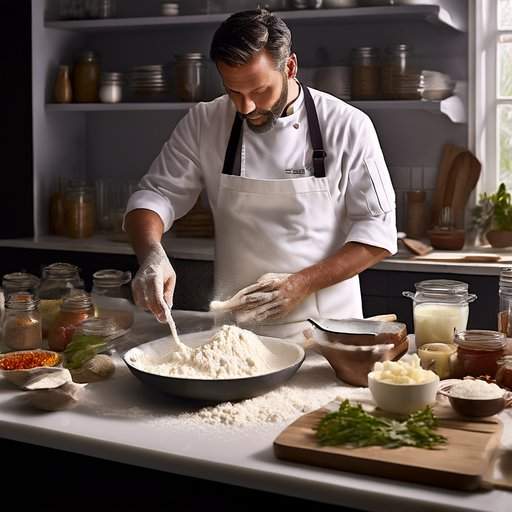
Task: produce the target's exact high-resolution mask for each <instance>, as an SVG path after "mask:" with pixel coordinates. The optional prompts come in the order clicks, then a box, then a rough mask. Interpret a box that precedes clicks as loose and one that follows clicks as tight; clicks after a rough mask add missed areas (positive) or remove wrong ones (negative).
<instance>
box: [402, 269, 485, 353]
mask: <svg viewBox="0 0 512 512" xmlns="http://www.w3.org/2000/svg"><path fill="white" fill-rule="evenodd" d="M414 287H415V288H416V292H415V293H412V292H409V291H405V292H402V294H403V295H404V296H405V297H409V298H410V299H412V300H413V317H414V335H415V340H416V347H421V346H422V345H424V344H425V343H437V342H439V343H453V336H454V333H455V332H458V331H464V330H465V329H466V327H467V323H468V316H469V303H470V302H473V301H474V300H475V299H476V295H474V294H470V293H468V285H467V283H463V282H462V281H451V280H448V279H433V280H428V281H421V282H419V283H415V285H414Z"/></svg>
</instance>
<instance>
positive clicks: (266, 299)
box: [235, 273, 309, 323]
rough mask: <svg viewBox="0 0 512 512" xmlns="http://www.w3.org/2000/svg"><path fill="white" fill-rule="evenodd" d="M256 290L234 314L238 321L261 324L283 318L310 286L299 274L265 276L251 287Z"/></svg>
mask: <svg viewBox="0 0 512 512" xmlns="http://www.w3.org/2000/svg"><path fill="white" fill-rule="evenodd" d="M256 285H259V287H258V288H257V289H256V290H254V291H253V292H252V293H249V294H247V295H246V296H245V297H244V304H243V305H242V306H241V307H240V308H239V309H238V311H236V313H235V317H236V320H237V322H240V323H246V322H263V321H265V320H278V319H280V318H284V317H286V316H287V315H288V314H289V313H290V312H291V311H293V310H294V309H295V308H296V307H297V306H298V305H299V304H300V303H301V302H303V301H304V299H305V298H306V297H307V296H308V295H309V286H308V283H307V281H306V279H305V277H304V276H303V275H302V274H300V273H297V274H264V275H263V276H261V277H260V278H259V279H258V281H257V282H256V283H255V285H254V286H256Z"/></svg>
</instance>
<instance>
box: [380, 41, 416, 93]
mask: <svg viewBox="0 0 512 512" xmlns="http://www.w3.org/2000/svg"><path fill="white" fill-rule="evenodd" d="M422 80H423V77H422V75H421V73H420V72H419V70H418V69H417V67H416V65H415V62H414V56H413V50H412V48H411V47H410V45H407V44H397V45H394V46H389V47H388V48H386V50H385V52H384V59H383V64H382V72H381V89H382V97H383V98H384V99H390V100H415V99H421V93H422V91H423V83H422Z"/></svg>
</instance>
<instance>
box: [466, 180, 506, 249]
mask: <svg viewBox="0 0 512 512" xmlns="http://www.w3.org/2000/svg"><path fill="white" fill-rule="evenodd" d="M472 226H473V228H475V229H476V230H477V231H479V232H480V233H483V234H485V236H486V238H487V240H488V242H489V243H490V244H491V245H492V246H493V247H497V248H503V247H509V246H512V197H511V195H510V193H509V192H508V191H507V187H506V185H505V183H501V184H500V186H499V187H498V190H497V191H496V192H495V193H494V194H486V193H483V194H480V199H479V202H478V205H477V206H475V208H473V211H472Z"/></svg>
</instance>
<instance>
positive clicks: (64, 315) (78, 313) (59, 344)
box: [48, 292, 94, 351]
mask: <svg viewBox="0 0 512 512" xmlns="http://www.w3.org/2000/svg"><path fill="white" fill-rule="evenodd" d="M93 317H94V305H93V303H92V300H91V298H90V297H89V295H87V294H86V293H85V292H82V293H77V294H76V295H71V296H70V297H66V298H65V299H64V300H63V302H62V304H61V306H60V309H59V311H58V313H57V315H56V317H55V319H54V321H53V323H52V325H51V326H50V328H49V330H48V347H49V348H50V349H51V350H56V351H62V350H64V349H65V348H66V346H67V345H68V343H69V342H70V341H71V338H72V336H73V333H74V332H75V329H76V328H77V326H78V325H79V324H81V323H82V322H83V321H84V320H87V319H89V318H93Z"/></svg>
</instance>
